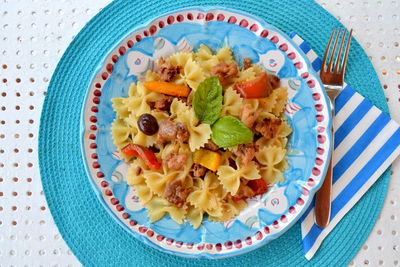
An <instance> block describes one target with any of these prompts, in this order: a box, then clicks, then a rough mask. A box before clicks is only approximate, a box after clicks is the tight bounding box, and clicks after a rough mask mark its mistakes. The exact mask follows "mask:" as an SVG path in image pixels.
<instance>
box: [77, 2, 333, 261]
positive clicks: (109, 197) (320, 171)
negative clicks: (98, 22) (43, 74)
mask: <svg viewBox="0 0 400 267" xmlns="http://www.w3.org/2000/svg"><path fill="white" fill-rule="evenodd" d="M188 11H194V12H198V13H199V14H202V15H203V16H202V18H200V20H205V21H207V22H208V21H213V20H217V17H218V16H217V15H216V13H217V12H222V13H224V14H226V13H229V14H236V16H237V17H239V18H240V19H238V20H237V21H235V22H234V23H235V24H238V25H239V24H240V23H241V22H242V21H243V17H244V18H245V19H247V20H248V21H251V22H252V23H248V25H246V26H243V25H240V26H242V27H245V28H249V30H250V28H251V27H252V26H253V25H257V26H258V27H261V29H260V28H258V29H256V30H255V31H254V30H250V31H253V32H254V33H255V34H257V33H258V34H259V35H260V37H262V38H268V39H270V40H272V38H273V37H274V36H278V37H279V36H282V37H283V38H282V39H283V40H284V42H283V43H286V44H288V45H289V48H287V47H282V46H281V45H282V44H281V40H280V39H279V38H278V40H277V41H276V40H275V41H276V42H275V41H272V42H274V43H275V44H276V45H277V48H279V49H280V50H281V51H282V52H284V53H286V54H289V53H290V52H294V53H295V57H294V59H295V60H296V61H297V60H298V61H297V62H301V63H303V64H301V66H299V67H296V68H297V69H298V71H299V73H301V71H304V70H306V71H305V72H303V73H301V74H302V75H300V76H301V77H302V79H304V81H306V82H307V84H308V85H309V87H310V89H311V90H312V92H313V97H314V100H315V104H316V105H317V104H320V105H322V108H321V109H320V110H317V113H318V114H317V116H319V118H318V119H317V120H319V119H320V118H322V119H321V121H318V123H317V124H318V126H320V128H319V130H318V134H317V136H318V138H317V140H316V141H317V143H318V148H322V150H318V152H317V153H318V156H319V159H321V160H322V162H323V163H322V164H319V165H318V166H317V164H316V165H315V167H314V168H313V172H312V173H311V174H310V176H309V177H310V178H309V179H308V180H307V183H306V184H305V185H304V189H305V190H304V191H303V194H302V196H301V197H300V198H299V199H298V202H297V204H296V205H295V206H293V207H291V208H294V209H293V210H294V213H293V214H295V215H293V214H291V212H288V213H287V214H285V215H283V216H282V217H281V219H280V220H277V221H276V224H275V222H274V224H271V225H270V226H268V227H263V228H262V229H260V231H258V232H257V233H256V234H255V235H254V236H251V237H250V238H251V241H250V242H248V240H247V239H246V240H240V241H241V242H240V243H238V244H239V245H237V244H236V242H235V241H238V240H231V241H228V242H225V243H224V244H211V243H204V242H201V243H199V244H192V243H183V242H180V241H178V240H173V239H170V238H168V237H166V236H162V235H158V234H157V233H156V232H155V231H153V230H151V229H150V228H149V227H145V226H141V225H138V224H137V222H135V221H134V220H131V219H130V217H129V213H127V212H125V209H124V207H123V206H122V205H120V201H119V200H118V199H116V198H115V196H114V195H113V193H112V190H111V188H110V187H109V182H108V181H106V180H105V179H104V178H105V176H104V173H102V172H101V166H96V163H95V162H96V160H95V159H94V158H91V157H90V155H92V154H93V153H92V151H93V150H96V143H94V140H96V132H97V128H96V127H92V126H93V125H95V126H96V122H97V119H96V113H97V111H93V110H92V109H89V106H90V107H93V106H96V105H98V103H99V102H100V96H101V88H102V86H101V85H102V83H104V82H106V81H107V79H108V77H109V76H110V74H111V73H112V67H111V69H110V64H112V63H113V62H114V63H115V62H116V61H117V60H118V59H117V60H116V61H114V60H113V58H112V56H113V55H124V54H125V53H126V51H127V50H128V49H129V48H131V47H132V46H134V45H135V44H136V43H137V42H140V41H141V40H142V39H144V38H146V37H148V36H152V33H151V31H152V30H151V27H149V26H150V25H154V24H153V23H152V22H159V21H165V24H169V23H168V22H167V20H168V18H169V17H171V16H172V17H173V18H174V20H175V22H176V23H178V21H177V20H179V19H178V16H179V15H180V13H185V12H188ZM209 14H212V16H211V15H209ZM197 19H199V18H197ZM226 19H227V18H226V17H225V19H224V20H223V21H226ZM184 20H186V17H184ZM194 20H195V19H193V21H194ZM193 21H192V22H193ZM179 22H180V21H179ZM172 23H174V21H173V22H172ZM172 23H171V24H172ZM230 23H232V22H230ZM166 26H168V25H166ZM264 29H268V33H267V35H266V36H262V33H263V32H262V31H263V30H264ZM146 32H147V33H146ZM271 33H273V34H271ZM129 37H132V39H129ZM133 37H134V38H133ZM129 40H130V41H131V43H129ZM133 40H135V41H133ZM278 45H279V46H278ZM299 56H300V57H299ZM292 60H293V59H292ZM297 62H295V63H297ZM110 70H111V71H110ZM98 84H100V86H99V85H98ZM87 87H88V88H89V90H88V91H87V94H86V95H85V99H84V102H83V103H84V104H83V106H82V110H81V125H80V130H81V134H80V136H81V153H82V156H83V158H84V166H85V171H86V173H87V175H88V176H89V180H90V184H91V185H92V187H93V190H94V192H95V193H96V195H97V198H98V199H99V201H100V203H101V204H102V205H103V207H104V208H105V209H106V210H107V212H108V213H109V214H110V215H111V216H112V217H113V219H114V220H115V221H116V222H117V223H118V224H119V225H121V226H122V227H123V228H124V229H125V230H126V231H128V232H129V233H130V234H132V235H133V236H134V237H135V238H137V239H138V240H141V241H142V242H144V243H146V244H148V245H150V246H152V247H154V248H156V249H159V250H161V251H164V252H167V253H171V254H174V255H179V256H185V257H199V258H208V259H217V258H225V257H230V256H236V255H240V254H243V253H246V252H249V251H251V250H254V249H256V248H258V247H260V246H263V245H265V244H267V243H268V242H269V241H271V240H273V239H276V238H278V237H279V236H281V235H282V234H283V233H285V232H286V231H287V230H288V229H289V228H290V227H291V226H292V225H293V224H295V223H296V222H297V221H298V220H299V219H300V217H301V216H302V214H303V213H304V212H305V211H306V209H307V207H308V206H309V205H310V204H311V202H312V199H313V196H314V194H315V192H316V191H317V190H318V189H319V188H320V186H321V185H322V182H323V178H324V176H325V173H326V170H327V164H326V162H327V160H326V159H328V158H329V157H330V154H331V140H332V139H331V138H332V137H331V133H330V131H329V130H328V129H331V124H332V122H331V121H332V117H331V112H330V104H329V101H328V98H327V95H326V93H325V91H324V89H323V86H322V82H321V81H320V79H319V76H318V75H317V73H316V72H315V71H314V70H313V68H312V67H311V64H310V62H309V60H308V58H307V57H306V55H305V54H304V53H303V51H302V50H301V49H300V48H298V47H297V45H296V44H295V43H294V42H293V41H292V40H291V39H290V38H289V37H288V36H287V35H286V34H285V33H283V32H282V31H281V30H279V29H277V28H276V27H274V26H272V25H270V24H268V23H266V22H264V21H263V20H262V19H260V18H258V17H256V16H253V15H251V14H249V13H246V12H243V11H239V10H234V9H230V8H225V7H216V6H212V7H211V6H210V7H187V8H183V9H178V10H174V11H171V12H168V13H165V14H162V15H160V16H158V17H157V18H155V19H151V20H149V21H148V22H147V23H143V24H141V25H140V26H137V27H135V28H134V29H132V30H131V31H130V33H129V34H127V35H126V36H125V37H123V38H122V39H121V40H120V41H119V42H118V45H117V46H115V48H113V49H112V50H110V51H109V53H107V56H106V57H105V58H104V59H103V60H102V63H100V64H99V67H98V68H97V70H96V71H95V72H94V74H93V75H92V78H91V82H90V84H88V86H87ZM311 87H312V88H311ZM99 92H100V93H99ZM89 100H92V102H93V104H89V103H91V102H89ZM89 124H91V125H90V127H89ZM86 125H88V127H86ZM316 128H317V127H316ZM93 144H94V145H93ZM321 151H322V152H321ZM94 154H95V153H94ZM90 163H92V164H90ZM93 163H95V164H93ZM99 169H100V171H99ZM314 171H315V173H314ZM110 192H111V193H110ZM299 207H301V208H300V209H299ZM286 215H287V216H286ZM275 228H277V229H279V231H276V232H273V231H274V229H275ZM271 230H272V231H271ZM218 245H220V246H218ZM194 252H196V253H194Z"/></svg>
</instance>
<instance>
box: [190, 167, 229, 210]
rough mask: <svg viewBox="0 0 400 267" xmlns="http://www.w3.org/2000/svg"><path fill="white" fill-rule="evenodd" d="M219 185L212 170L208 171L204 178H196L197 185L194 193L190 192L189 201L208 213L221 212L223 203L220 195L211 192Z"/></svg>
mask: <svg viewBox="0 0 400 267" xmlns="http://www.w3.org/2000/svg"><path fill="white" fill-rule="evenodd" d="M217 187H218V179H217V177H216V175H215V174H214V173H212V172H207V174H206V176H205V177H204V180H203V179H201V178H196V179H195V186H194V190H193V192H192V193H190V194H189V196H188V198H187V201H188V202H189V203H190V204H191V205H192V206H194V207H195V208H198V209H201V210H203V211H205V212H207V213H208V214H214V215H219V214H221V210H220V209H221V205H220V200H219V199H218V197H217V196H216V195H215V194H213V193H212V192H211V190H212V189H215V188H217Z"/></svg>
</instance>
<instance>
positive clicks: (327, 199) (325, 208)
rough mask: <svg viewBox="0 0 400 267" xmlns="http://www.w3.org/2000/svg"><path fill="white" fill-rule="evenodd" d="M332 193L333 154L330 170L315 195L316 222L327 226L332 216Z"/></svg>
mask: <svg viewBox="0 0 400 267" xmlns="http://www.w3.org/2000/svg"><path fill="white" fill-rule="evenodd" d="M331 195H332V155H331V158H330V161H329V166H328V170H327V172H326V175H325V180H324V183H323V184H322V187H321V188H320V189H319V190H318V191H317V194H316V195H315V207H314V211H315V223H316V224H317V225H318V226H319V227H321V228H325V227H326V226H327V225H328V224H329V219H330V217H331Z"/></svg>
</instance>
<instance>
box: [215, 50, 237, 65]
mask: <svg viewBox="0 0 400 267" xmlns="http://www.w3.org/2000/svg"><path fill="white" fill-rule="evenodd" d="M215 56H216V58H217V59H218V61H219V62H226V63H228V64H230V63H233V62H234V60H233V57H232V49H231V48H230V47H229V46H225V47H222V48H221V49H219V50H218V52H217V54H216V55H215Z"/></svg>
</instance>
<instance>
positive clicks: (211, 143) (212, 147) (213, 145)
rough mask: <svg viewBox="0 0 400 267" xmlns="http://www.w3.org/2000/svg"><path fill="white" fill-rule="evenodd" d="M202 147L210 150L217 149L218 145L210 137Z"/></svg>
mask: <svg viewBox="0 0 400 267" xmlns="http://www.w3.org/2000/svg"><path fill="white" fill-rule="evenodd" d="M204 148H206V149H208V150H211V151H218V150H219V146H217V145H216V144H215V143H214V142H213V141H212V140H211V139H210V140H208V143H207V144H205V145H204Z"/></svg>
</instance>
